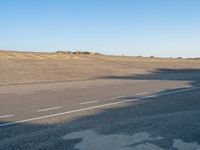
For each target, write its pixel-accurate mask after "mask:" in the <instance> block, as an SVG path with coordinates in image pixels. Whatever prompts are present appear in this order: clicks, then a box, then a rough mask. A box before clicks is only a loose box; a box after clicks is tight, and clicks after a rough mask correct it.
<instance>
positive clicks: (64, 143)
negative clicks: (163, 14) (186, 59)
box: [0, 72, 200, 150]
mask: <svg viewBox="0 0 200 150" xmlns="http://www.w3.org/2000/svg"><path fill="white" fill-rule="evenodd" d="M181 74H182V72H179V75H181ZM158 76H159V75H157V76H155V78H152V76H150V77H149V78H148V77H144V76H142V77H141V78H140V77H133V78H130V77H107V78H100V79H96V80H86V81H72V82H49V83H48V82H46V83H30V84H11V85H1V86H0V104H1V105H0V149H1V150H4V149H5V150H21V149H29V150H41V149H48V150H49V149H52V150H54V149H63V150H68V149H69V150H77V149H80V150H94V149H97V150H110V149H114V150H121V149H124V150H132V149H134V150H140V149H141V150H143V149H144V150H145V149H148V150H149V149H152V150H165V149H166V150H169V149H170V150H175V149H178V150H200V117H199V116H200V84H199V80H198V79H199V72H198V74H197V73H194V74H191V75H189V74H185V76H184V75H183V76H181V77H183V78H180V79H177V74H176V75H175V74H173V73H172V74H171V73H169V74H168V75H166V78H165V79H164V78H162V77H159V78H157V77H158ZM161 76H162V75H161ZM173 76H176V77H174V78H172V77H173ZM167 77H169V78H167ZM179 77H180V76H179ZM184 77H185V78H184Z"/></svg>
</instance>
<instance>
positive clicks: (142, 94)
mask: <svg viewBox="0 0 200 150" xmlns="http://www.w3.org/2000/svg"><path fill="white" fill-rule="evenodd" d="M144 94H147V92H142V93H136V95H144Z"/></svg>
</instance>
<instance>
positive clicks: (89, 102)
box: [80, 100, 98, 105]
mask: <svg viewBox="0 0 200 150" xmlns="http://www.w3.org/2000/svg"><path fill="white" fill-rule="evenodd" d="M97 102H98V100H94V101H88V102H83V103H80V105H85V104H91V103H97Z"/></svg>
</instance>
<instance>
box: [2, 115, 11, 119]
mask: <svg viewBox="0 0 200 150" xmlns="http://www.w3.org/2000/svg"><path fill="white" fill-rule="evenodd" d="M13 116H14V115H4V116H0V119H1V118H8V117H13Z"/></svg>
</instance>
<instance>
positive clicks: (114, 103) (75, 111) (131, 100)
mask: <svg viewBox="0 0 200 150" xmlns="http://www.w3.org/2000/svg"><path fill="white" fill-rule="evenodd" d="M196 89H200V87H194V88H190V89H183V90H178V91H172V92H168V93H162V94H158V95H157V97H158V96H164V95H170V94H176V93H181V92H186V91H192V90H196ZM148 98H149V97H143V98H138V99H129V100H124V101H119V102H113V103H108V104H103V105H98V106H93V107H88V108H83V109H76V110H72V111H66V112H62V113H57V114H52V115H46V116H41V117H36V118H30V119H25V120H19V121H14V122H8V123H3V124H0V127H5V126H9V125H15V124H20V123H24V122H30V121H36V120H41V119H47V118H50V117H57V116H61V115H67V114H72V113H77V112H82V111H87V110H92V109H96V108H103V107H106V106H112V105H118V104H122V103H127V102H134V101H138V100H142V99H148Z"/></svg>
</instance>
